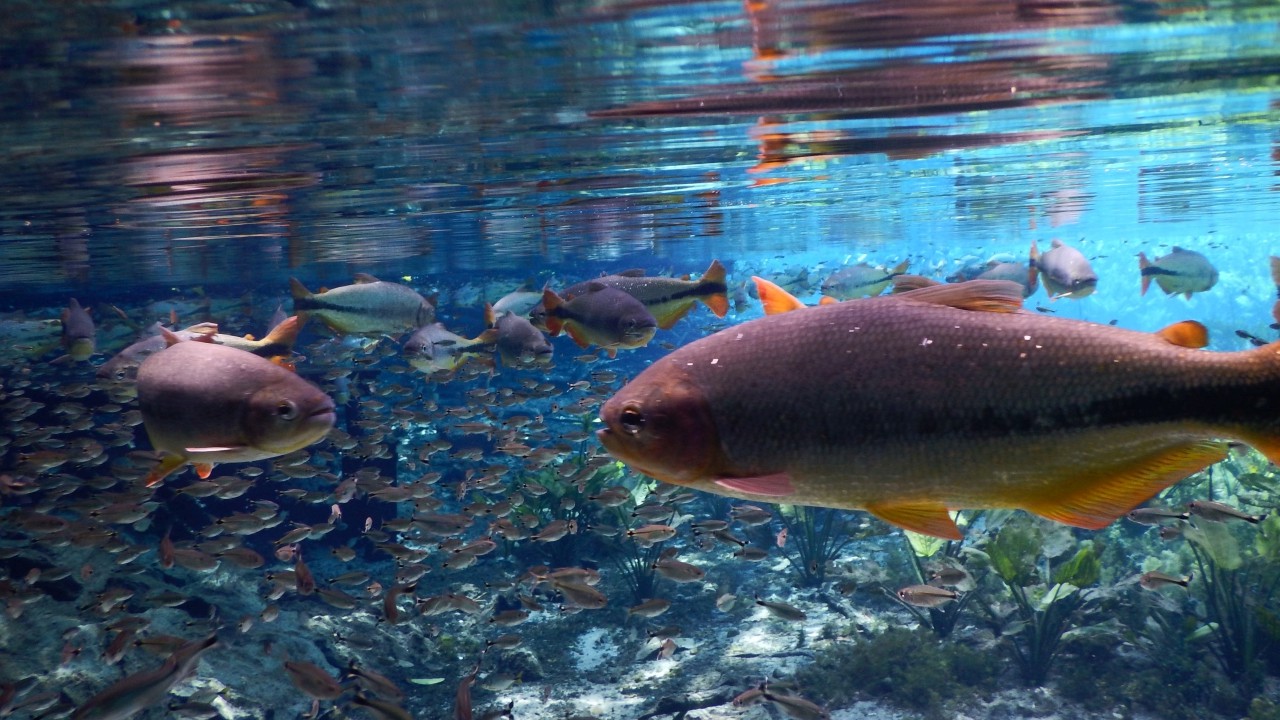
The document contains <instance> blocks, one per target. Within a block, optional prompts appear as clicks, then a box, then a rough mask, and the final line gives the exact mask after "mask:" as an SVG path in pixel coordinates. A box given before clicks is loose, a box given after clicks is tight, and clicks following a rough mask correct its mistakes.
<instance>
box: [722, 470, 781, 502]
mask: <svg viewBox="0 0 1280 720" xmlns="http://www.w3.org/2000/svg"><path fill="white" fill-rule="evenodd" d="M715 483H716V484H717V485H719V486H720V487H723V488H728V489H729V490H733V491H735V492H740V493H750V494H752V495H764V496H766V497H788V496H790V495H794V494H795V492H796V489H795V487H794V486H792V484H791V476H790V475H788V474H787V473H774V474H772V475H760V476H758V477H745V478H719V479H717V480H716V481H715Z"/></svg>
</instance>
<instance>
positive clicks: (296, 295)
mask: <svg viewBox="0 0 1280 720" xmlns="http://www.w3.org/2000/svg"><path fill="white" fill-rule="evenodd" d="M289 294H290V295H291V296H293V299H294V300H308V299H310V298H311V291H310V290H308V289H307V286H306V285H303V284H302V282H301V281H299V280H298V278H292V277H291V278H289Z"/></svg>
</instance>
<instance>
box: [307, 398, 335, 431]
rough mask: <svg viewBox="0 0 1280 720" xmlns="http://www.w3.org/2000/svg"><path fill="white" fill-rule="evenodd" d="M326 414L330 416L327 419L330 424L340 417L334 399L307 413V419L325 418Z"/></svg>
mask: <svg viewBox="0 0 1280 720" xmlns="http://www.w3.org/2000/svg"><path fill="white" fill-rule="evenodd" d="M326 415H327V416H328V418H327V419H328V421H329V424H330V425H332V424H333V423H334V422H336V421H337V419H338V415H337V412H336V407H335V406H334V404H333V401H332V400H330V401H329V402H327V403H324V404H323V405H320V406H318V407H317V408H316V409H315V410H312V411H311V412H310V413H309V414H308V415H307V419H308V420H314V419H316V418H324V417H325V416H326Z"/></svg>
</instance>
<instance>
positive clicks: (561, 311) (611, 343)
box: [542, 283, 658, 357]
mask: <svg viewBox="0 0 1280 720" xmlns="http://www.w3.org/2000/svg"><path fill="white" fill-rule="evenodd" d="M542 304H543V306H544V307H545V308H546V312H547V315H546V323H547V331H548V332H550V333H551V334H552V335H553V336H554V335H559V334H560V331H561V330H562V329H563V330H564V331H565V332H567V333H568V334H569V337H570V338H572V339H573V341H574V342H575V343H577V344H578V347H587V346H588V345H599V346H600V347H602V348H604V349H605V350H607V351H608V352H609V357H614V356H616V355H617V354H618V349H619V348H638V347H641V346H643V345H646V344H647V343H648V342H649V341H650V340H652V339H653V334H654V332H656V331H657V329H658V321H657V320H655V319H654V317H653V315H652V314H651V313H650V312H649V311H648V310H647V309H645V306H644V304H643V303H641V302H640V301H639V300H637V299H635V298H634V297H632V296H630V295H628V294H627V293H625V292H623V291H622V290H619V289H618V288H615V287H609V286H608V285H602V284H600V283H591V284H590V285H589V286H588V288H587V291H586V292H584V293H582V294H580V295H575V296H574V297H573V298H571V299H569V300H565V299H564V298H561V297H560V296H559V295H557V294H555V292H554V291H552V290H551V289H550V288H547V289H545V290H543V292H542Z"/></svg>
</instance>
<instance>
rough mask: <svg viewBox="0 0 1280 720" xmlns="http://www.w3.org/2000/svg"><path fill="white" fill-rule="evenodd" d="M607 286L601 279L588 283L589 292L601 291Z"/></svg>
mask: <svg viewBox="0 0 1280 720" xmlns="http://www.w3.org/2000/svg"><path fill="white" fill-rule="evenodd" d="M606 287H608V286H607V285H605V284H604V283H602V282H600V281H599V280H592V281H591V282H589V283H587V292H600V291H601V290H603V289H605V288H606Z"/></svg>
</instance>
